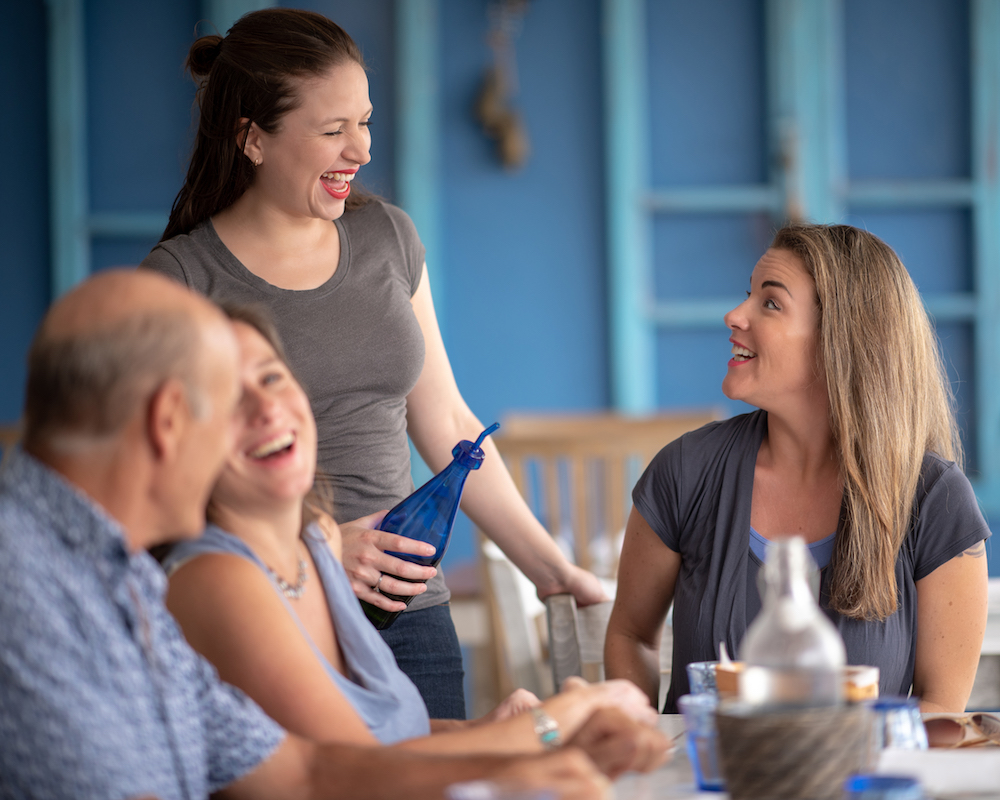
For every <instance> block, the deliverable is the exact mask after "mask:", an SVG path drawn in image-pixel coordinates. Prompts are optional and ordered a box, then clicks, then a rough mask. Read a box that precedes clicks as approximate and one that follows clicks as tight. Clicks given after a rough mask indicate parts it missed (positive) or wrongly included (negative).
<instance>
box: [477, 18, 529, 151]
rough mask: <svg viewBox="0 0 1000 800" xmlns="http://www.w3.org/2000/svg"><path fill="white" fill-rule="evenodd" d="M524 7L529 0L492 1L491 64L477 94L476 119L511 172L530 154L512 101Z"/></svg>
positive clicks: (490, 20) (516, 88)
mask: <svg viewBox="0 0 1000 800" xmlns="http://www.w3.org/2000/svg"><path fill="white" fill-rule="evenodd" d="M527 10H528V0H491V2H490V4H489V6H488V9H487V13H488V15H489V25H490V30H489V34H488V35H487V41H488V42H489V45H490V49H491V50H492V51H493V63H492V64H491V65H490V66H489V67H488V68H487V69H486V74H485V75H484V76H483V83H482V86H481V88H480V90H479V94H478V95H477V97H476V108H475V111H476V119H477V120H478V121H479V123H480V124H481V125H482V126H483V131H484V132H485V133H486V135H487V136H489V137H490V138H492V139H495V140H496V147H497V155H498V156H499V157H500V161H501V163H502V164H503V165H504V167H505V168H507V169H508V170H511V171H513V170H517V169H520V168H521V167H523V166H524V164H525V162H527V160H528V156H529V154H530V153H531V144H530V142H529V140H528V131H527V129H526V128H525V126H524V120H523V119H522V118H521V113H520V111H518V110H517V109H516V108H515V107H514V104H513V103H514V99H515V98H516V97H517V94H518V91H519V85H518V77H517V53H516V52H515V50H514V44H515V42H516V40H517V37H518V36H519V35H520V33H521V27H522V25H523V22H524V16H525V14H526V12H527Z"/></svg>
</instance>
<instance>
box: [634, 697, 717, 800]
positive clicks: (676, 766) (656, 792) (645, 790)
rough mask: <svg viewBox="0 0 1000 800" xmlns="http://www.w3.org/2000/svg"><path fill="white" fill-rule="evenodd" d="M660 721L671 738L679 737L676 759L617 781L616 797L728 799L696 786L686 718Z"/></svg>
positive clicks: (636, 799) (641, 799)
mask: <svg viewBox="0 0 1000 800" xmlns="http://www.w3.org/2000/svg"><path fill="white" fill-rule="evenodd" d="M658 724H659V728H660V730H661V731H663V732H664V733H665V734H666V735H667V736H669V737H670V738H671V739H673V738H674V737H675V736H676V737H677V739H676V747H675V748H674V756H673V758H672V759H671V760H670V763H668V764H665V765H664V766H662V767H660V768H659V769H658V770H656V771H655V772H651V773H649V774H648V775H638V774H636V773H634V772H629V773H626V774H625V775H623V776H622V777H620V778H619V779H618V780H617V781H615V798H616V800H661V798H672V799H673V800H691V798H699V800H726V799H727V798H728V797H729V795H728V794H726V793H725V792H699V791H698V787H697V786H695V783H694V773H693V772H692V771H691V762H690V761H689V760H688V755H687V747H686V746H685V743H684V736H683V733H684V718H683V717H682V716H681V715H680V714H663V715H662V716H661V717H660V721H659V723H658ZM679 734H680V735H679Z"/></svg>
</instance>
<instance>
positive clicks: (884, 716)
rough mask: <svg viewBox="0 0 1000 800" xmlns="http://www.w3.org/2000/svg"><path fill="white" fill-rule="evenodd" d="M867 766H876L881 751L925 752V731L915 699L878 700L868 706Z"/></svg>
mask: <svg viewBox="0 0 1000 800" xmlns="http://www.w3.org/2000/svg"><path fill="white" fill-rule="evenodd" d="M871 710H872V731H871V741H870V749H869V756H870V759H869V760H870V764H871V766H872V767H874V766H876V765H877V764H878V760H879V756H880V755H881V753H882V751H883V750H886V749H888V748H894V749H897V750H926V749H927V731H926V730H925V728H924V723H923V720H922V719H921V718H920V701H919V700H917V698H915V697H891V696H890V697H880V698H879V699H878V700H873V701H872V703H871Z"/></svg>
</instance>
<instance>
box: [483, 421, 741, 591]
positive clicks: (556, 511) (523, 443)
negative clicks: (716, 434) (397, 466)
mask: <svg viewBox="0 0 1000 800" xmlns="http://www.w3.org/2000/svg"><path fill="white" fill-rule="evenodd" d="M721 416H722V415H721V414H720V413H719V412H718V411H717V410H714V409H709V410H702V411H693V412H674V413H661V414H657V415H654V416H648V417H626V416H622V415H620V414H613V413H598V414H564V415H554V414H540V415H511V416H509V417H507V418H506V419H505V420H504V422H503V425H502V427H501V428H500V430H499V431H498V432H497V434H496V435H494V437H493V441H494V442H495V443H496V445H497V448H498V449H499V450H500V453H501V455H502V456H503V459H504V461H505V462H506V464H507V468H508V469H509V470H510V473H511V476H512V477H513V479H514V483H515V484H516V485H517V488H518V489H519V490H520V492H521V495H522V496H523V497H524V498H525V500H526V501H527V502H528V505H529V507H531V509H532V511H534V512H535V515H536V516H537V517H538V518H539V519H540V520H541V522H542V524H543V525H544V526H545V528H546V529H547V530H548V531H549V533H551V534H552V535H553V536H555V537H556V538H557V539H558V540H559V541H560V544H561V545H562V546H563V547H564V549H566V550H568V551H569V553H570V555H571V557H572V559H573V561H574V562H575V563H576V564H578V565H579V566H581V567H583V568H584V569H586V570H590V571H591V572H594V573H595V574H597V575H599V576H601V577H605V578H610V579H612V580H613V579H614V578H615V576H616V575H617V572H618V553H619V551H620V550H621V544H620V537H621V535H622V534H623V533H624V530H625V521H626V519H627V517H628V513H629V509H630V508H631V506H632V501H631V491H632V487H633V486H634V485H635V482H636V480H638V478H639V475H640V474H641V473H642V470H643V469H645V467H646V465H647V464H649V462H650V461H651V460H652V458H653V456H654V455H656V454H657V453H658V452H659V451H660V449H661V448H662V447H663V446H664V445H665V444H667V443H668V442H671V441H673V440H674V439H676V438H677V437H678V436H680V435H681V434H683V433H687V432H688V431H690V430H694V429H695V428H700V427H701V426H702V425H705V424H706V423H709V422H712V421H713V420H717V419H720V418H721Z"/></svg>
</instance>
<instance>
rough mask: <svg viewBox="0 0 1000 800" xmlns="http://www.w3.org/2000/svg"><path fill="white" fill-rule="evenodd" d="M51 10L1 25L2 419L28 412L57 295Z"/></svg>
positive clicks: (22, 9)
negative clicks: (35, 352)
mask: <svg viewBox="0 0 1000 800" xmlns="http://www.w3.org/2000/svg"><path fill="white" fill-rule="evenodd" d="M45 38H46V37H45V9H44V6H43V5H42V3H14V4H12V7H11V8H8V9H6V10H5V13H4V24H3V25H0V75H3V76H4V82H3V88H2V89H0V92H2V98H3V100H2V103H0V108H2V109H3V111H2V112H0V113H2V124H0V152H3V153H5V154H6V155H5V157H4V164H3V168H2V169H0V242H3V250H2V251H0V365H2V374H3V379H2V380H0V423H2V422H3V421H8V420H9V421H13V420H16V419H17V418H18V417H19V416H20V414H21V400H22V398H21V394H22V388H23V386H24V379H25V353H26V352H27V350H28V344H29V342H30V341H31V336H32V334H33V333H34V331H35V327H36V326H37V325H38V321H39V320H40V319H41V317H42V314H44V313H45V309H46V307H47V306H48V301H49V271H48V270H49V266H48V264H49V240H48V235H49V233H48V214H49V206H48V201H49V193H48V180H49V170H48V161H47V158H48V156H47V147H48V134H47V131H46V125H47V122H46V119H47V117H46V99H45V98H46V91H45V74H46V68H45ZM15 76H16V77H15Z"/></svg>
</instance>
